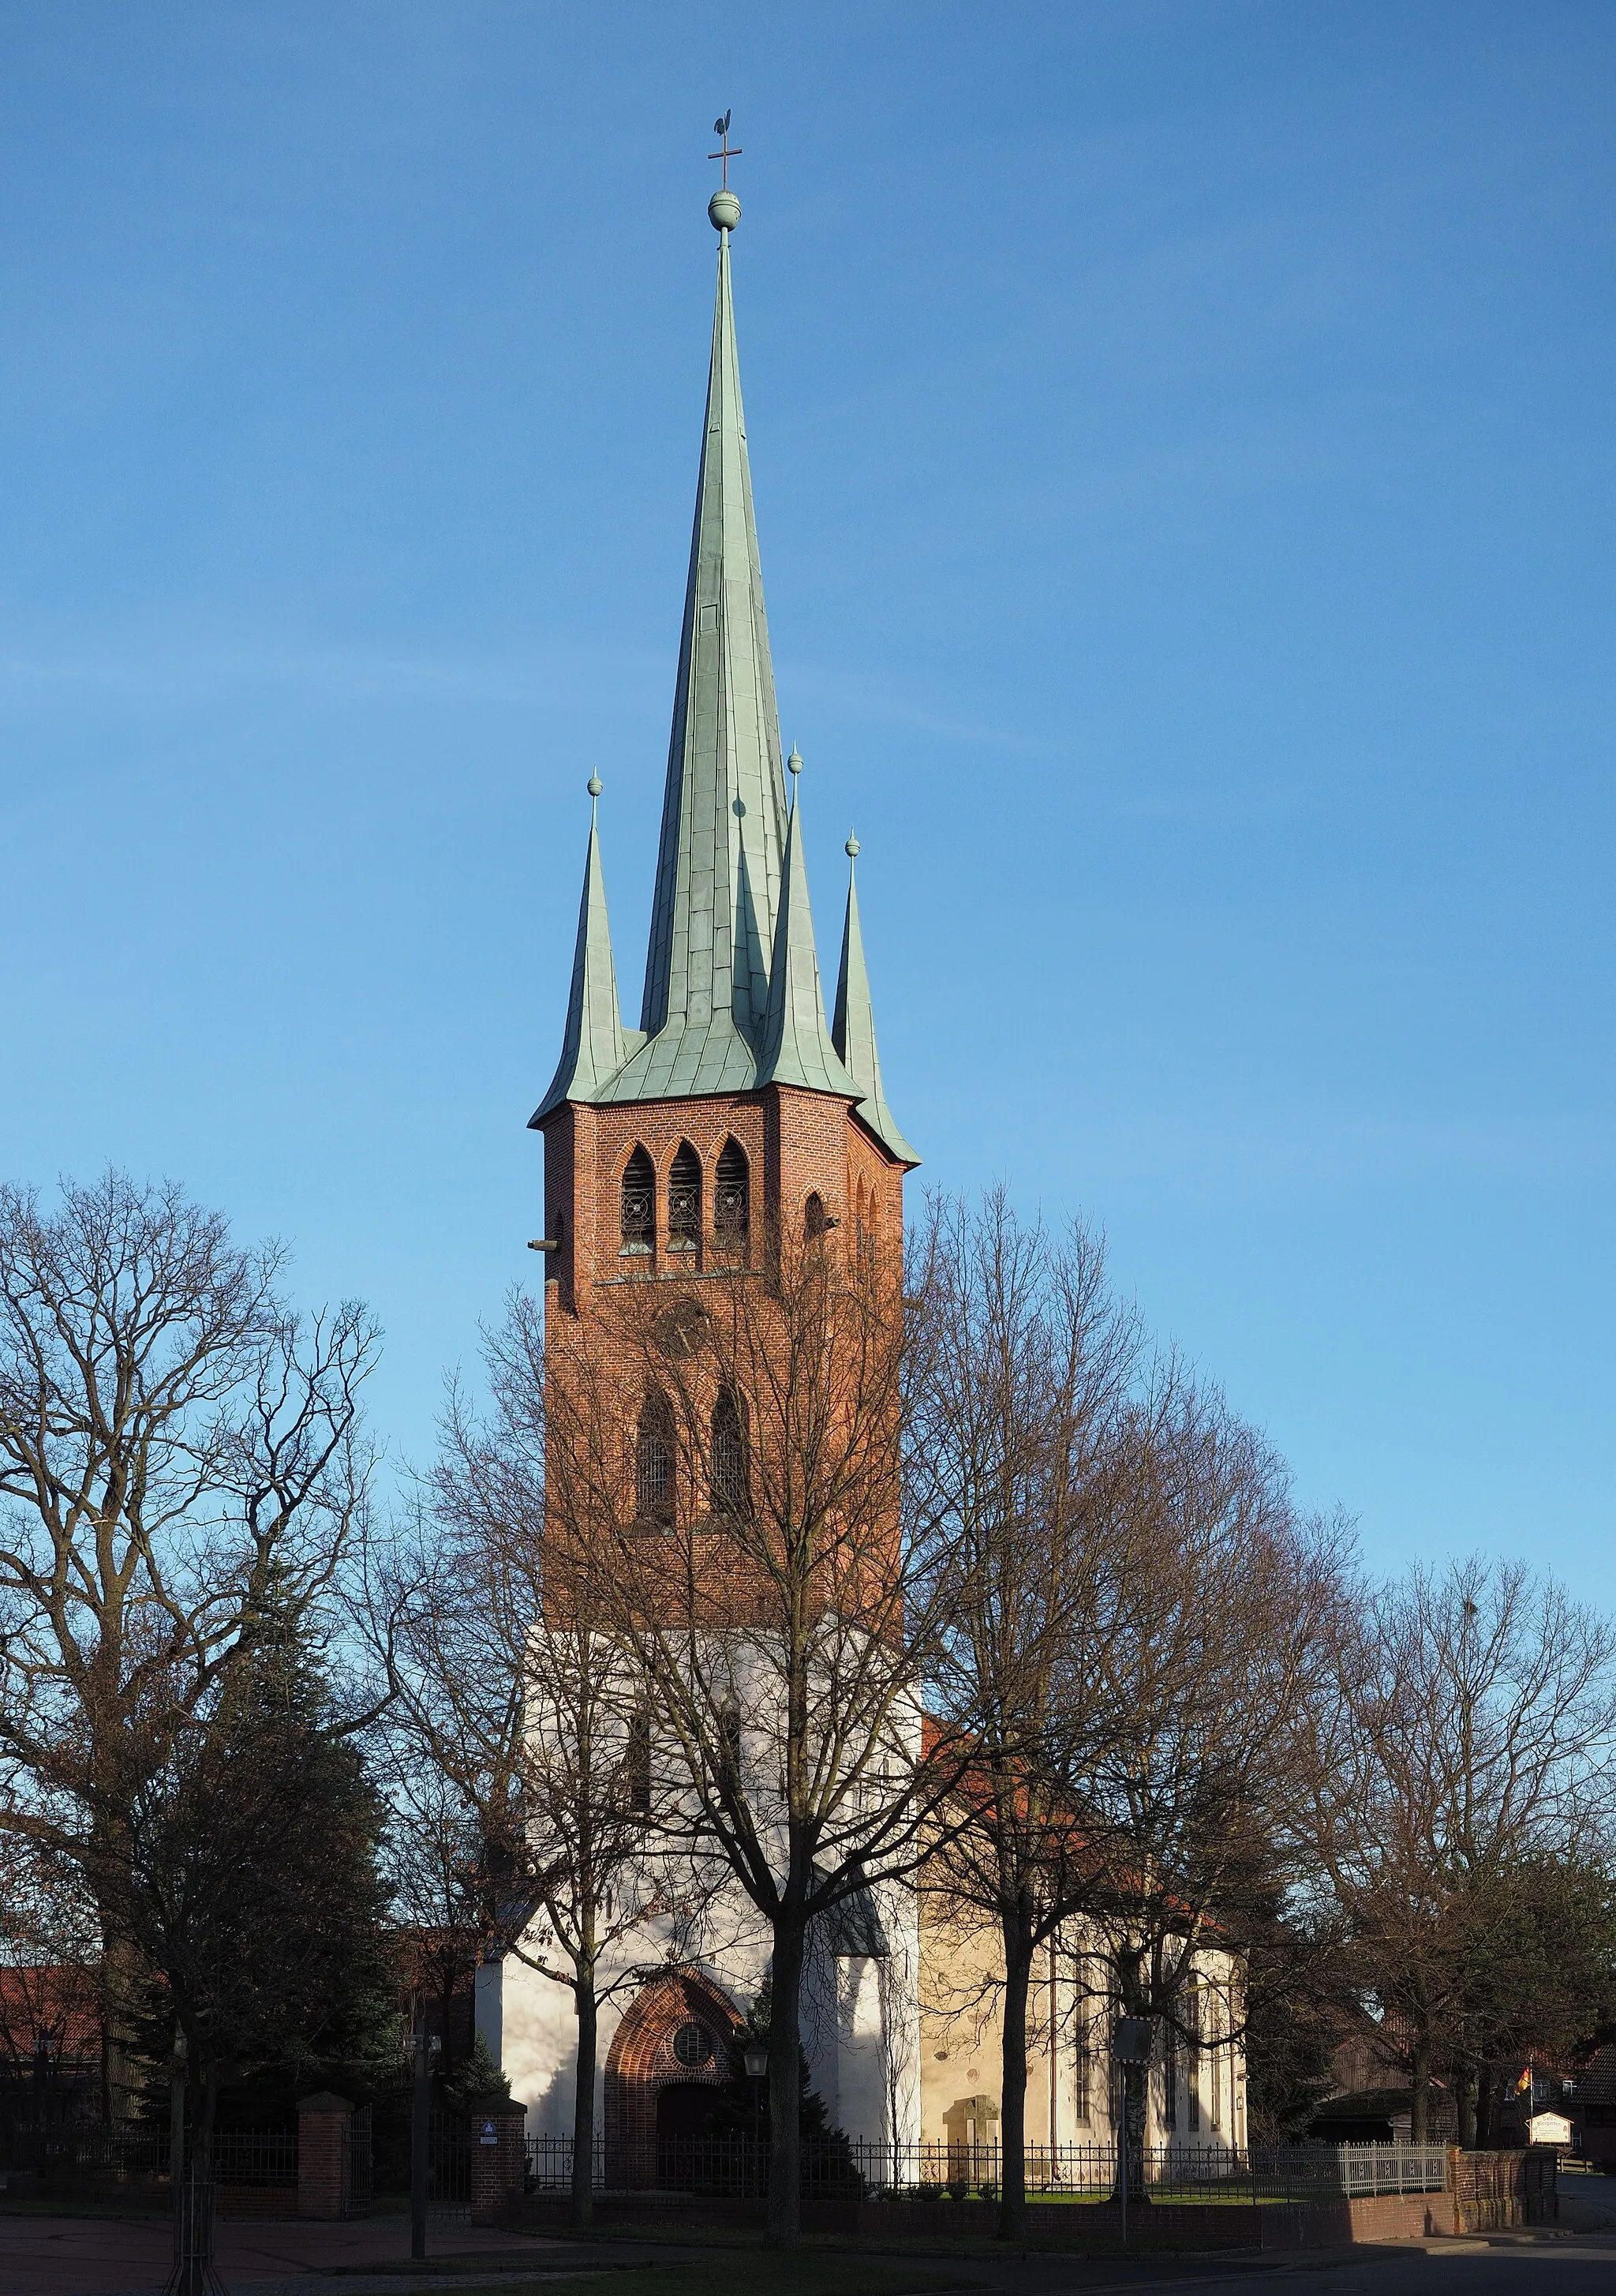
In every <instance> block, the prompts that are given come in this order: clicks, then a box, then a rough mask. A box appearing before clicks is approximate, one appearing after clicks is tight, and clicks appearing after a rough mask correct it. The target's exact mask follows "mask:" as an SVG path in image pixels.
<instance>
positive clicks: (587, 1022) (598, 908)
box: [528, 774, 643, 1125]
mask: <svg viewBox="0 0 1616 2296" xmlns="http://www.w3.org/2000/svg"><path fill="white" fill-rule="evenodd" d="M589 799H590V804H589V848H588V850H587V852H586V854H585V856H584V894H583V898H582V899H581V900H580V901H579V903H578V939H577V942H576V945H575V948H574V951H573V960H572V993H571V995H570V996H568V998H567V1033H566V1036H565V1037H563V1039H562V1043H561V1058H560V1062H559V1066H558V1067H557V1070H556V1072H555V1075H554V1077H553V1078H551V1087H550V1090H549V1091H548V1092H547V1093H546V1094H545V1095H544V1097H543V1100H542V1101H541V1102H540V1103H539V1104H538V1107H537V1108H536V1109H535V1111H534V1112H533V1115H532V1116H531V1117H530V1118H529V1119H528V1122H529V1123H530V1124H534V1125H536V1124H539V1123H541V1122H543V1119H544V1118H545V1117H547V1116H548V1115H549V1114H550V1111H551V1109H552V1108H559V1106H560V1104H561V1103H562V1102H563V1101H564V1100H594V1099H596V1098H598V1097H599V1095H600V1088H601V1087H602V1086H603V1085H605V1084H606V1083H607V1082H608V1080H609V1079H610V1078H612V1077H613V1076H615V1075H616V1072H617V1070H619V1069H620V1068H621V1067H622V1066H623V1063H624V1061H625V1060H626V1059H627V1058H628V1056H629V1054H630V1052H631V1051H632V1050H633V1047H634V1046H637V1045H639V1044H641V1042H642V1041H643V1039H642V1038H641V1036H640V1034H639V1031H638V1030H637V1029H636V1030H634V1031H633V1032H632V1033H631V1032H630V1031H629V1030H627V1029H624V1026H623V1022H622V1019H621V1017H620V1015H619V1013H618V1009H617V972H616V966H615V965H614V964H613V963H612V936H611V927H610V926H609V924H608V922H607V918H606V879H605V877H604V875H603V873H602V872H601V868H600V828H599V825H598V823H597V820H596V813H597V808H598V802H599V799H600V775H599V774H591V775H590V777H589Z"/></svg>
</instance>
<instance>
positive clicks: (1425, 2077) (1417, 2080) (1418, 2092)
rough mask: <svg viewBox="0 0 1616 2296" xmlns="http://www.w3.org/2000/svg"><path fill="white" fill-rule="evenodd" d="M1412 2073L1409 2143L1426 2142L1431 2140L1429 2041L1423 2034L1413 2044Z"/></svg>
mask: <svg viewBox="0 0 1616 2296" xmlns="http://www.w3.org/2000/svg"><path fill="white" fill-rule="evenodd" d="M1413 2075H1414V2088H1413V2095H1412V2097H1411V2099H1410V2103H1409V2114H1408V2137H1409V2141H1410V2143H1411V2144H1429V2143H1430V2141H1431V2043H1430V2042H1429V2040H1427V2039H1426V2038H1424V2036H1422V2037H1421V2038H1420V2039H1418V2040H1417V2041H1416V2043H1415V2045H1414V2065H1413Z"/></svg>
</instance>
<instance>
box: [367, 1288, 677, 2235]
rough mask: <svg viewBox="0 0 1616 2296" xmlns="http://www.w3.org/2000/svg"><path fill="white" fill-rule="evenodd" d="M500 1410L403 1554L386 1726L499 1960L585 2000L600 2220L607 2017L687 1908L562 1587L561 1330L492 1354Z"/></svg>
mask: <svg viewBox="0 0 1616 2296" xmlns="http://www.w3.org/2000/svg"><path fill="white" fill-rule="evenodd" d="M486 1360H487V1366H488V1370H489V1373H490V1374H491V1390H492V1398H493V1405H492V1410H491V1412H490V1413H489V1415H486V1417H479V1416H478V1415H477V1414H475V1413H474V1412H472V1411H471V1410H470V1409H469V1407H468V1406H467V1404H466V1402H465V1400H464V1398H463V1397H462V1396H461V1394H460V1393H459V1392H458V1391H457V1392H453V1393H452V1394H451V1398H450V1402H449V1407H448V1410H447V1412H446V1414H445V1420H444V1424H443V1431H442V1444H441V1447H440V1451H439V1456H438V1459H437V1464H436V1466H435V1468H434V1469H433V1471H432V1473H431V1475H430V1477H429V1479H428V1484H427V1487H426V1488H425V1491H424V1492H423V1495H422V1500H421V1504H420V1508H419V1510H418V1512H417V1514H416V1516H415V1518H414V1520H413V1521H412V1522H411V1523H410V1524H408V1525H407V1526H406V1527H405V1528H404V1529H403V1530H402V1531H401V1533H400V1534H399V1536H398V1537H397V1538H396V1540H395V1541H394V1542H393V1544H392V1546H391V1548H390V1550H389V1551H388V1553H387V1554H386V1555H385V1557H384V1558H382V1559H381V1561H380V1568H379V1570H378V1572H377V1575H376V1579H375V1583H374V1587H373V1589H372V1597H371V1603H370V1604H369V1606H368V1613H367V1615H368V1619H369V1623H370V1627H371V1636H372V1641H373V1646H374V1647H375V1649H376V1650H377V1652H378V1654H379V1655H380V1657H381V1659H382V1660H383V1662H384V1663H385V1665H386V1667H387V1668H388V1673H389V1677H390V1681H391V1684H392V1687H393V1690H394V1693H395V1694H394V1698H393V1702H392V1704H391V1706H390V1708H389V1710H388V1716H387V1718H386V1723H385V1725H384V1729H383V1732H382V1739H383V1743H384V1744H385V1745H386V1746H387V1747H388V1771H389V1776H390V1781H391V1784H392V1788H393V1793H394V1799H395V1803H396V1808H397V1809H398V1812H399V1815H400V1818H401V1821H402V1824H403V1827H404V1833H405V1835H406V1837H407V1838H408V1841H409V1842H410V1844H411V1846H412V1850H413V1853H414V1856H415V1858H416V1860H417V1863H418V1864H422V1865H425V1866H430V1867H431V1869H432V1871H433V1874H434V1875H435V1877H436V1879H437V1883H438V1886H439V1889H440V1890H441V1894H442V1896H443V1898H444V1900H445V1908H446V1909H452V1910H453V1913H454V1914H455V1915H456V1917H457V1920H458V1923H459V1924H460V1926H461V1931H462V1932H464V1933H467V1934H468V1935H469V1936H471V1937H474V1939H475V1944H476V1948H477V1955H478V1956H479V1957H481V1956H499V1955H505V1954H510V1955H513V1956H515V1957H516V1958H517V1959H518V1961H520V1962H523V1963H525V1964H526V1965H527V1966H528V1967H529V1968H531V1969H534V1970H535V1971H537V1972H539V1974H540V1975H541V1976H543V1977H545V1978H548V1979H550V1980H551V1981H552V1982H554V1983H556V1984H558V1985H561V1986H564V1987H565V1988H566V1989H567V1991H568V1992H569V1993H570V1994H571V1996H572V2001H573V2007H574V2013H575V2019H576V2024H577V2053H576V2079H575V2091H574V2116H573V2131H574V2143H573V2160H572V2204H573V2216H574V2220H575V2222H576V2223H578V2224H580V2225H585V2224H588V2223H589V2222H590V2221H591V2220H592V2210H593V2198H592V2175H591V2164H592V2140H593V2134H594V2103H595V2078H596V2054H597V2043H596V2036H597V2031H598V2025H599V2016H600V2006H601V2005H602V2003H603V2002H605V2001H607V2000H609V1999H610V1998H611V1997H613V1996H614V1995H616V1994H617V1993H619V1992H621V1991H622V1990H624V1989H625V1988H628V1987H633V1986H635V1985H637V1984H639V1983H640V1982H641V1981H642V1980H643V1978H644V1976H645V1975H646V1973H647V1972H646V1970H645V1968H644V1967H643V1966H641V1964H639V1963H638V1962H637V1961H636V1960H635V1959H634V1958H633V1955H632V1952H630V1951H629V1950H628V1949H629V1948H632V1946H633V1941H634V1940H635V1939H636V1938H637V1937H639V1936H640V1935H641V1933H642V1932H644V1931H645V1930H646V1927H647V1925H648V1923H649V1922H650V1921H651V1920H652V1919H653V1917H654V1916H656V1915H659V1914H667V1913H670V1912H675V1911H679V1910H682V1911H683V1913H684V1914H685V1915H686V1916H687V1917H688V1916H689V1915H690V1913H691V1910H692V1908H691V1906H690V1892H691V1889H692V1887H693V1884H692V1883H691V1882H690V1879H689V1877H683V1878H684V1881H685V1886H684V1889H683V1890H682V1891H681V1890H680V1889H679V1888H678V1887H677V1885H676V1884H674V1883H673V1882H672V1881H671V1879H670V1872H669V1861H668V1860H667V1858H666V1857H664V1856H662V1855H661V1854H660V1849H661V1845H660V1843H659V1841H658V1838H657V1833H656V1829H655V1825H654V1821H653V1816H652V1813H653V1809H654V1807H655V1806H656V1805H657V1803H658V1802H659V1801H665V1799H666V1796H665V1792H658V1790H657V1789H658V1781H657V1779H656V1778H655V1777H654V1775H653V1749H652V1743H651V1739H650V1734H649V1731H648V1730H647V1729H646V1728H645V1726H644V1718H643V1712H642V1709H643V1705H644V1701H643V1695H642V1693H641V1692H640V1691H639V1690H638V1688H637V1686H636V1685H635V1684H634V1682H633V1678H632V1674H631V1671H630V1669H628V1668H627V1666H626V1665H625V1662H624V1657H623V1654H622V1652H621V1650H620V1647H619V1644H618V1643H617V1640H616V1636H615V1635H614V1632H613V1613H612V1611H611V1609H610V1606H609V1605H608V1604H606V1603H605V1602H604V1601H603V1598H602V1597H601V1595H600V1593H599V1591H598V1590H597V1589H596V1588H595V1587H594V1584H593V1580H592V1575H591V1573H590V1572H589V1571H588V1570H584V1571H580V1570H569V1571H567V1572H566V1573H565V1574H564V1575H563V1574H562V1573H560V1572H559V1571H558V1572H556V1573H555V1574H554V1576H555V1577H556V1578H557V1579H559V1581H560V1583H559V1584H550V1585H547V1584H546V1573H545V1563H546V1549H545V1543H544V1537H543V1532H544V1511H545V1458H544V1454H545V1421H544V1362H543V1327H542V1324H541V1323H540V1321H539V1317H538V1311H537V1309H536V1308H535V1304H534V1303H533V1302H532V1301H531V1300H525V1299H518V1300H515V1301H513V1303H512V1306H511V1311H510V1316H509V1317H508V1319H507V1321H506V1323H505V1324H504V1325H503V1326H502V1329H501V1330H499V1331H498V1332H497V1333H494V1334H492V1335H491V1336H490V1338H489V1340H488V1342H487V1346H486Z"/></svg>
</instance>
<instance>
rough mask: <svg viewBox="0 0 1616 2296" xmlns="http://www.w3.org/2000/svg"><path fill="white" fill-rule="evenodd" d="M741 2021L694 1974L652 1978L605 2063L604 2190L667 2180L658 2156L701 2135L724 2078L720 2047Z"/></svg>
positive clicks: (724, 2055) (668, 2164) (724, 2052)
mask: <svg viewBox="0 0 1616 2296" xmlns="http://www.w3.org/2000/svg"><path fill="white" fill-rule="evenodd" d="M741 2023H742V2019H741V2016H740V2013H739V2011H738V2010H737V2009H736V2007H735V2005H734V2003H733V2002H732V2001H730V2000H729V1999H727V1998H726V1997H725V1996H724V1995H723V1994H722V1993H721V1992H720V1991H719V1989H718V1988H717V1986H715V1985H714V1984H713V1983H712V1982H711V1981H710V1980H708V1979H706V1978H705V1977H701V1976H698V1974H697V1973H696V1972H694V1971H693V1970H681V1971H679V1972H677V1973H676V1974H671V1975H669V1976H667V1977H658V1978H656V1979H654V1980H652V1982H651V1983H650V1984H649V1985H648V1986H646V1987H645V1988H644V1989H643V1991H641V1992H640V1993H637V1994H636V1995H635V1996H634V1998H633V2001H632V2002H631V2003H630V2004H629V2006H628V2009H627V2011H626V2013H625V2014H624V2019H623V2021H622V2023H621V2024H620V2025H619V2026H618V2028H617V2030H616V2033H615V2034H614V2036H613V2037H612V2045H611V2047H610V2049H609V2050H608V2053H607V2059H606V2089H605V2098H604V2103H605V2106H606V2181H607V2184H608V2186H612V2187H615V2188H616V2190H618V2191H622V2190H624V2188H625V2187H628V2186H633V2185H657V2184H661V2183H664V2182H667V2181H670V2177H668V2176H667V2175H665V2171H667V2170H671V2169H672V2168H673V2159H672V2158H669V2159H666V2160H664V2159H660V2158H659V2153H670V2150H671V2148H676V2147H677V2145H678V2144H679V2143H680V2142H681V2140H685V2139H688V2138H690V2137H692V2136H699V2135H700V2134H701V2132H702V2129H703V2127H704V2126H705V2107H706V2100H707V2099H708V2097H710V2096H711V2095H713V2093H714V2091H715V2090H717V2089H720V2088H722V2087H723V2085H724V2082H725V2081H726V2080H727V2079H728V2078H729V2071H730V2067H729V2060H728V2049H727V2046H726V2045H727V2044H728V2042H729V2040H730V2036H731V2034H733V2033H734V2032H736V2031H737V2030H738V2029H739V2026H740V2024H741ZM659 2139H660V2144H659V2141H658V2140H659Z"/></svg>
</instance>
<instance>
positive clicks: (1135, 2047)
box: [1111, 2017, 1152, 2065]
mask: <svg viewBox="0 0 1616 2296" xmlns="http://www.w3.org/2000/svg"><path fill="white" fill-rule="evenodd" d="M1151 2040H1152V2028H1151V2021H1150V2019H1149V2018H1148V2017H1119V2018H1118V2019H1117V2021H1116V2022H1115V2024H1114V2026H1113V2027H1112V2029H1111V2054H1112V2055H1113V2056H1114V2058H1115V2060H1116V2062H1117V2063H1118V2064H1119V2065H1147V2064H1148V2063H1149V2062H1150V2055H1151Z"/></svg>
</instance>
